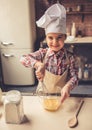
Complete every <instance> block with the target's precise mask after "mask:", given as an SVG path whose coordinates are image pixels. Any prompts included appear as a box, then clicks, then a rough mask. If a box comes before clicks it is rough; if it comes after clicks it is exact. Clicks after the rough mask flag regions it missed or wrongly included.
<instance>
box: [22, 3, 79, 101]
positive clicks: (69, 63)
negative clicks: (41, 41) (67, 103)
mask: <svg viewBox="0 0 92 130" xmlns="http://www.w3.org/2000/svg"><path fill="white" fill-rule="evenodd" d="M36 23H37V26H38V27H41V28H44V29H45V34H46V43H47V45H48V48H45V49H42V48H41V49H39V50H38V51H36V52H33V53H30V54H27V55H23V56H22V57H21V60H20V61H21V63H22V64H23V65H24V66H25V67H33V68H36V72H35V73H36V77H37V78H38V80H39V81H43V82H44V84H45V86H46V87H47V89H48V90H49V92H50V93H55V91H56V89H57V87H59V88H61V90H60V93H61V102H63V101H64V100H65V99H66V98H67V97H69V95H70V91H71V90H72V89H73V88H74V87H75V86H76V85H77V84H78V68H77V66H76V60H75V56H74V55H73V54H72V53H70V52H69V51H67V50H66V49H65V47H64V41H65V39H66V10H65V8H64V6H62V5H61V4H59V3H57V4H54V5H52V6H51V7H49V8H48V9H47V10H46V12H45V13H44V15H43V16H42V17H41V18H40V19H39V20H38V21H37V22H36Z"/></svg>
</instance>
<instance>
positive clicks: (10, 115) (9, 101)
mask: <svg viewBox="0 0 92 130" xmlns="http://www.w3.org/2000/svg"><path fill="white" fill-rule="evenodd" d="M4 112H5V121H6V123H12V124H19V123H21V122H22V120H23V117H24V111H23V101H22V96H21V93H20V92H19V91H17V90H11V91H8V92H7V94H6V96H5V100H4Z"/></svg>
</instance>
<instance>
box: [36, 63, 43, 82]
mask: <svg viewBox="0 0 92 130" xmlns="http://www.w3.org/2000/svg"><path fill="white" fill-rule="evenodd" d="M36 68H37V69H36V71H35V74H36V77H37V79H38V80H39V81H42V80H43V78H44V75H45V65H44V64H43V63H41V62H39V63H37V64H36Z"/></svg>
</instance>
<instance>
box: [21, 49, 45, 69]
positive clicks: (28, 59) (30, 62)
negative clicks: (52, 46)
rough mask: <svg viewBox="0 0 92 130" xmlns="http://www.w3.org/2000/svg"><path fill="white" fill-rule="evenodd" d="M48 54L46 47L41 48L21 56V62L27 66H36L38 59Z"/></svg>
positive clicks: (40, 59)
mask: <svg viewBox="0 0 92 130" xmlns="http://www.w3.org/2000/svg"><path fill="white" fill-rule="evenodd" d="M45 54H46V49H43V48H40V49H39V50H38V51H36V52H33V53H30V54H27V55H23V56H22V57H21V58H20V62H21V63H22V64H23V65H24V66H25V67H34V64H35V63H36V62H37V61H42V59H43V57H44V56H45Z"/></svg>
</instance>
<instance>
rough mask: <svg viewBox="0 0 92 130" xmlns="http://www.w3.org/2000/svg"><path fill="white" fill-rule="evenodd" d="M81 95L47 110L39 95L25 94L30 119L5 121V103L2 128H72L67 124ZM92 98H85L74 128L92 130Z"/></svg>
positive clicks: (0, 124)
mask: <svg viewBox="0 0 92 130" xmlns="http://www.w3.org/2000/svg"><path fill="white" fill-rule="evenodd" d="M80 99H81V97H70V98H68V99H67V100H66V101H65V102H64V103H63V104H62V105H61V107H60V108H59V109H58V111H56V112H50V111H46V110H45V109H44V108H43V107H42V104H41V103H40V101H39V97H37V96H23V105H24V113H25V115H26V117H27V119H28V121H27V122H25V123H22V124H7V123H5V118H4V112H3V105H2V106H0V111H2V116H1V117H0V129H1V130H48V129H49V130H71V129H72V128H69V127H68V125H67V122H68V120H69V119H70V117H71V116H73V114H74V112H75V111H76V108H77V107H78V104H79V101H80ZM91 113H92V98H84V104H83V106H82V109H81V111H80V113H79V115H78V120H79V124H78V126H77V127H75V128H73V129H74V130H92V122H91V121H92V115H91Z"/></svg>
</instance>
